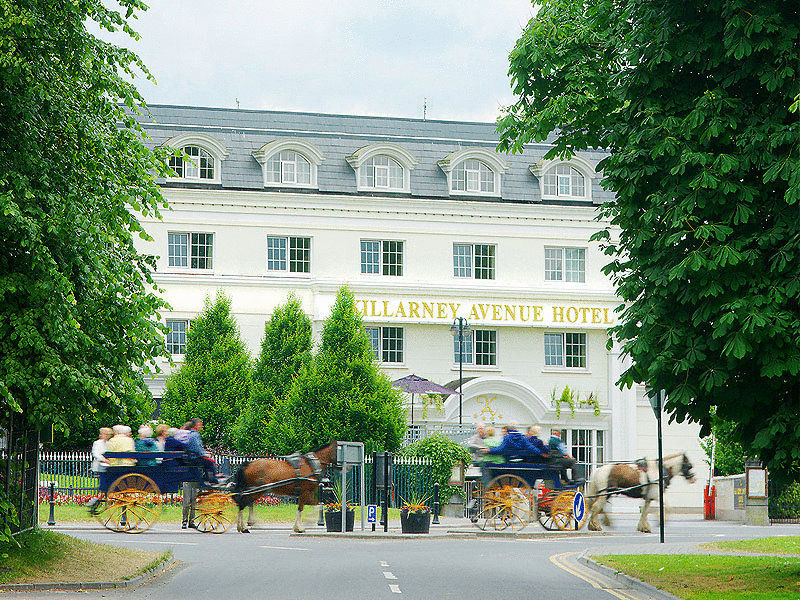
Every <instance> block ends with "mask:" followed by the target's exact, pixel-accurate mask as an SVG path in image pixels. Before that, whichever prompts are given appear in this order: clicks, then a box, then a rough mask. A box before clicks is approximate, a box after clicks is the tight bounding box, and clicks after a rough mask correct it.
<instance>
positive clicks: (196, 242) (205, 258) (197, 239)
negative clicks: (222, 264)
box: [191, 233, 214, 269]
mask: <svg viewBox="0 0 800 600" xmlns="http://www.w3.org/2000/svg"><path fill="white" fill-rule="evenodd" d="M213 241H214V234H213V233H193V234H192V249H191V251H192V256H191V265H192V268H193V269H211V268H213V252H212V250H213Z"/></svg>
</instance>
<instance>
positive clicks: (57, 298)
mask: <svg viewBox="0 0 800 600" xmlns="http://www.w3.org/2000/svg"><path fill="white" fill-rule="evenodd" d="M117 5H118V6H119V7H120V8H121V10H120V11H116V10H113V9H112V8H109V7H107V4H106V3H104V2H102V0H85V1H83V2H80V3H64V2H53V1H49V2H48V1H44V0H40V1H36V0H32V1H28V2H13V1H9V0H2V2H0V15H2V17H0V64H1V65H2V68H0V164H2V168H0V422H1V421H3V420H4V417H6V416H7V415H8V414H9V412H12V411H13V412H16V413H21V414H23V415H25V418H26V419H28V421H29V422H30V423H32V424H34V425H37V426H39V427H41V429H42V430H43V431H49V430H50V427H51V425H53V426H54V429H55V430H56V431H58V432H63V433H65V434H66V433H68V432H69V431H71V429H72V427H73V425H74V424H75V423H77V422H78V419H79V418H80V417H81V416H82V415H86V414H91V413H92V411H93V410H100V411H108V412H109V413H111V414H122V413H125V412H128V411H133V412H138V409H137V407H136V403H135V402H134V401H133V400H132V398H134V397H135V396H137V395H139V396H146V395H147V394H148V392H147V387H146V385H145V382H144V376H145V375H147V374H148V373H149V372H151V371H153V370H156V366H155V363H154V361H153V360H152V359H153V358H154V357H155V356H158V355H165V354H166V352H165V346H164V330H163V327H162V326H161V325H159V320H158V314H159V311H160V310H161V309H163V308H164V307H165V304H164V302H163V301H162V300H161V299H160V298H159V296H158V295H157V294H156V293H155V286H154V284H153V280H152V278H151V271H152V269H153V267H154V260H153V258H152V257H147V256H145V255H143V254H141V253H139V252H138V251H137V249H136V248H135V247H134V238H135V237H141V238H145V239H147V234H145V233H144V231H143V230H142V228H141V226H140V225H139V222H138V220H137V217H136V215H135V213H140V214H142V215H144V216H147V217H151V218H152V217H154V216H155V217H158V216H159V214H158V210H159V207H160V206H163V205H165V204H164V200H163V198H162V196H161V192H160V190H159V188H158V186H157V185H156V183H155V180H154V177H156V176H160V175H164V174H166V172H167V165H166V163H165V161H164V158H165V154H164V153H162V152H160V151H156V152H154V151H152V150H150V149H148V148H147V146H146V145H145V143H144V141H145V136H144V133H143V132H142V130H141V128H140V127H139V125H138V124H137V123H136V121H135V119H134V116H133V115H134V114H135V113H138V112H141V110H142V106H143V104H142V98H141V96H140V95H139V94H138V92H137V91H136V89H135V88H134V87H133V85H132V84H131V83H130V79H131V76H132V75H133V73H134V71H136V70H140V71H142V72H144V74H145V75H146V76H148V77H149V73H148V72H147V70H146V68H145V67H144V65H143V64H142V63H141V62H140V60H139V59H138V58H137V57H136V55H135V54H133V53H131V52H130V51H128V50H126V49H124V48H119V47H116V46H114V45H113V44H110V43H107V42H104V41H102V40H100V39H98V38H97V37H95V36H94V35H92V34H91V33H89V31H88V28H91V29H102V30H106V31H115V30H123V31H124V32H125V33H126V34H128V35H130V36H131V37H133V38H135V37H137V36H136V33H135V32H134V31H133V30H131V29H130V27H129V26H128V24H127V20H128V19H130V18H131V17H133V15H134V13H135V11H137V10H143V9H144V8H145V6H144V4H142V3H141V2H140V1H139V0H119V1H118V2H117ZM139 416H140V417H144V415H139ZM0 493H2V492H0Z"/></svg>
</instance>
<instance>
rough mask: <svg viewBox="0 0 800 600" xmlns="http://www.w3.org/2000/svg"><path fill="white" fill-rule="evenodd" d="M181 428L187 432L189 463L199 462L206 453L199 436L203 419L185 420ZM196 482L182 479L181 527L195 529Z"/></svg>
mask: <svg viewBox="0 0 800 600" xmlns="http://www.w3.org/2000/svg"><path fill="white" fill-rule="evenodd" d="M181 429H185V430H187V431H188V432H189V435H188V439H187V441H186V454H187V456H188V458H189V463H190V464H192V463H194V464H199V461H200V460H202V458H203V457H204V456H205V455H206V451H205V450H204V449H203V440H202V439H201V438H200V432H201V431H203V420H202V419H198V418H194V419H192V420H191V421H187V422H186V423H185V424H184V426H183V427H181ZM198 485H199V484H198V482H196V481H184V482H183V518H182V519H181V529H186V528H187V527H190V528H192V529H197V525H195V523H194V501H195V499H196V498H197V488H198Z"/></svg>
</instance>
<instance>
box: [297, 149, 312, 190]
mask: <svg viewBox="0 0 800 600" xmlns="http://www.w3.org/2000/svg"><path fill="white" fill-rule="evenodd" d="M295 157H296V160H297V163H296V164H297V167H296V172H295V176H296V177H297V183H304V184H310V183H311V163H310V162H308V161H307V160H306V159H305V157H304V156H302V155H300V154H297V153H296V152H295Z"/></svg>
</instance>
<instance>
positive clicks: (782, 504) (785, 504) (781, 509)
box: [769, 481, 800, 552]
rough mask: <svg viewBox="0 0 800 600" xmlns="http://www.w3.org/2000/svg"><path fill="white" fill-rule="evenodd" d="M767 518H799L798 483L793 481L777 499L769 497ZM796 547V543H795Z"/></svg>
mask: <svg viewBox="0 0 800 600" xmlns="http://www.w3.org/2000/svg"><path fill="white" fill-rule="evenodd" d="M769 516H770V518H772V519H797V518H800V483H797V482H796V481H795V482H794V483H791V484H789V485H788V486H786V487H785V488H784V489H783V491H782V492H781V493H780V494H779V495H778V496H777V497H775V498H773V497H770V499H769ZM796 545H797V541H795V546H796ZM796 551H797V548H796V547H795V552H796Z"/></svg>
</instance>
